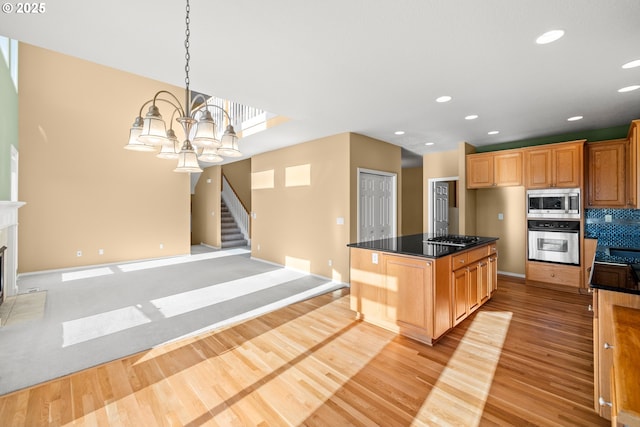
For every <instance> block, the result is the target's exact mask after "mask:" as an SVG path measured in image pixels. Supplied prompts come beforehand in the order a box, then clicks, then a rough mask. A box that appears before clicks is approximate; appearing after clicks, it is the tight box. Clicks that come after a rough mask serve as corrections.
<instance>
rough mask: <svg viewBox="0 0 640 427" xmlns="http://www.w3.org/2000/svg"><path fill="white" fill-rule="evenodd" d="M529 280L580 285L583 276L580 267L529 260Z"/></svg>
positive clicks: (572, 285) (527, 263)
mask: <svg viewBox="0 0 640 427" xmlns="http://www.w3.org/2000/svg"><path fill="white" fill-rule="evenodd" d="M525 274H526V277H527V280H533V281H534V282H544V283H552V284H554V285H562V286H571V287H575V288H578V287H580V283H581V282H580V278H581V277H582V275H581V271H580V267H579V266H574V265H564V264H554V263H550V262H537V261H527V262H526V264H525Z"/></svg>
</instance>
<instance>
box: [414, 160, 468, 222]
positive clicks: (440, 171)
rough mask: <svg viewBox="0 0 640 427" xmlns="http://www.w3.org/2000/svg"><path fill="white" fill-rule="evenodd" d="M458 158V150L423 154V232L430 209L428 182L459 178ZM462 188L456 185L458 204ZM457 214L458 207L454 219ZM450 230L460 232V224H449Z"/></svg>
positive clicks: (459, 209) (459, 210)
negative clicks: (438, 179)
mask: <svg viewBox="0 0 640 427" xmlns="http://www.w3.org/2000/svg"><path fill="white" fill-rule="evenodd" d="M458 157H459V152H458V150H451V151H440V152H438V153H431V154H425V155H424V156H423V157H422V182H424V186H423V189H422V198H423V201H424V203H423V206H424V208H423V212H422V223H423V230H424V231H425V232H427V231H428V230H429V210H430V209H432V207H431V200H429V185H428V183H429V180H430V179H434V178H452V177H457V176H459V172H458ZM463 182H464V181H463ZM462 188H464V187H461V185H460V183H458V186H457V189H458V195H457V202H458V204H460V203H461V200H460V196H461V195H460V194H459V192H460V190H461V189H462ZM459 212H462V210H461V206H458V209H457V215H456V217H458V216H459ZM459 221H460V220H459ZM450 229H451V230H452V232H454V231H453V230H460V223H458V224H450Z"/></svg>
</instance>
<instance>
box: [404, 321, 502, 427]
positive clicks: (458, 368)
mask: <svg viewBox="0 0 640 427" xmlns="http://www.w3.org/2000/svg"><path fill="white" fill-rule="evenodd" d="M511 316H512V313H509V312H493V311H483V312H479V313H477V314H476V316H475V318H474V319H473V323H472V324H471V326H470V327H469V329H468V330H467V332H466V333H465V335H464V337H463V338H462V340H461V341H460V344H459V345H458V347H457V348H456V351H455V352H454V354H453V356H452V357H451V359H449V363H447V366H446V367H445V369H444V370H443V371H442V373H441V374H440V377H439V378H438V382H437V383H436V384H435V386H434V387H433V389H432V390H431V392H430V393H429V396H428V397H427V399H426V400H425V402H424V404H423V405H422V407H421V408H420V410H419V411H418V413H417V414H416V417H415V420H427V422H428V423H430V424H428V425H437V426H459V425H464V426H477V425H479V424H480V420H481V419H482V413H483V411H484V405H485V403H486V400H487V396H488V395H489V390H490V389H491V384H492V382H493V376H494V374H495V370H496V367H497V366H498V361H499V360H500V354H501V353H502V346H503V345H504V341H505V338H506V336H507V332H508V330H509V324H510V323H511ZM462 386H464V389H461V387H462ZM416 423H417V421H416V422H414V424H416ZM416 425H417V424H416Z"/></svg>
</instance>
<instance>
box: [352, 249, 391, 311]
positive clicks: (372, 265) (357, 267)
mask: <svg viewBox="0 0 640 427" xmlns="http://www.w3.org/2000/svg"><path fill="white" fill-rule="evenodd" d="M350 256H351V272H350V275H351V293H350V306H351V310H353V311H355V312H356V313H357V316H358V318H359V319H363V318H364V317H365V315H366V316H369V317H377V318H379V317H382V316H383V314H384V311H385V310H386V308H385V307H384V306H383V295H382V294H383V292H384V282H385V279H384V274H383V265H382V257H381V256H380V252H377V251H372V250H368V249H358V248H350Z"/></svg>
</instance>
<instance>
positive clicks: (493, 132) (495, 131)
mask: <svg viewBox="0 0 640 427" xmlns="http://www.w3.org/2000/svg"><path fill="white" fill-rule="evenodd" d="M499 133H500V131H499V130H492V131H489V132H487V134H489V135H497V134H499Z"/></svg>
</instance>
